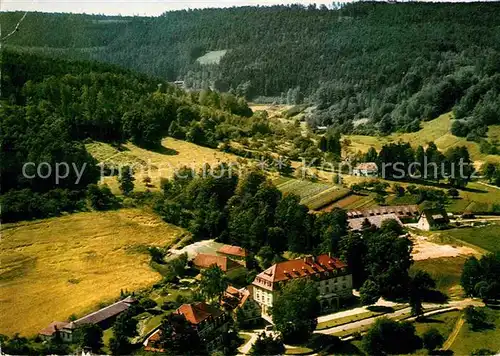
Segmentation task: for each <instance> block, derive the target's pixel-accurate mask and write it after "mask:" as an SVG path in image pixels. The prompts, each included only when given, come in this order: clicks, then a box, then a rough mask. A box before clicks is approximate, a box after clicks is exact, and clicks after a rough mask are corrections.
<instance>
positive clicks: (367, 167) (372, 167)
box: [356, 162, 378, 171]
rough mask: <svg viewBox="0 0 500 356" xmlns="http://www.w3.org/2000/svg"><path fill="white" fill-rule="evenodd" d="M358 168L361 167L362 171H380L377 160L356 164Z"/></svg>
mask: <svg viewBox="0 0 500 356" xmlns="http://www.w3.org/2000/svg"><path fill="white" fill-rule="evenodd" d="M356 169H359V170H360V171H378V167H377V164H376V163H375V162H366V163H360V164H358V165H357V166H356Z"/></svg>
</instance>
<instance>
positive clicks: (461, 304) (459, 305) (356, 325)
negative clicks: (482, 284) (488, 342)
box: [238, 299, 484, 355]
mask: <svg viewBox="0 0 500 356" xmlns="http://www.w3.org/2000/svg"><path fill="white" fill-rule="evenodd" d="M382 304H384V305H387V303H386V302H383V301H382ZM469 305H473V306H479V307H482V306H484V303H483V302H481V301H478V300H474V299H464V300H458V301H451V302H449V303H447V304H432V303H424V304H423V307H424V308H425V309H430V308H440V309H439V310H432V311H430V312H427V313H425V314H424V316H431V315H434V314H439V313H443V312H446V311H451V310H455V309H464V308H466V307H467V306H469ZM352 311H357V313H364V312H365V311H366V309H365V308H355V309H351V310H348V311H345V312H341V313H346V312H352ZM410 312H411V308H410V307H407V308H404V309H400V310H397V311H395V312H394V313H388V314H384V315H380V316H376V317H373V318H368V319H364V320H360V321H356V322H353V323H350V324H344V325H340V326H335V327H333V328H330V329H325V330H316V331H315V333H317V334H335V333H338V332H341V331H345V330H355V329H360V328H362V327H364V326H368V325H371V324H373V323H374V322H375V320H377V318H380V317H387V318H397V317H399V316H402V315H405V314H408V313H410ZM357 313H356V312H355V313H354V314H357ZM354 314H353V313H351V314H347V315H354ZM338 315H339V313H335V314H330V315H325V316H323V317H320V318H329V317H331V316H336V317H334V318H332V319H327V320H333V319H336V318H339V317H342V316H338ZM344 316H345V315H344ZM320 318H318V321H319V320H320ZM414 319H415V318H409V319H408V320H414ZM261 332H266V333H273V332H272V331H264V329H257V330H252V331H251V332H243V331H242V332H241V333H242V334H246V335H250V340H249V341H248V342H247V343H246V344H245V345H243V346H241V347H240V348H239V349H238V351H239V354H238V355H246V354H248V353H249V352H250V349H251V348H252V346H253V344H254V343H255V341H256V340H257V335H258V334H260V333H261Z"/></svg>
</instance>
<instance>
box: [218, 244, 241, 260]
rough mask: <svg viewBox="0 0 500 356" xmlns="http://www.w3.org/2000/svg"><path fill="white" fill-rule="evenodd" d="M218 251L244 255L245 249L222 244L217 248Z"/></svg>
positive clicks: (226, 253) (232, 254) (239, 255)
mask: <svg viewBox="0 0 500 356" xmlns="http://www.w3.org/2000/svg"><path fill="white" fill-rule="evenodd" d="M217 252H218V253H223V254H225V255H231V256H238V257H246V255H247V251H246V250H245V249H244V248H242V247H239V246H231V245H224V246H222V247H221V248H220V249H218V250H217Z"/></svg>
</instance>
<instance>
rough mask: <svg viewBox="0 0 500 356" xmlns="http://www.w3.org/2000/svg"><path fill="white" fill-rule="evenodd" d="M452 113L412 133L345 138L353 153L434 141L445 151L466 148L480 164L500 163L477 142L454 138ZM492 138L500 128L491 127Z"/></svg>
mask: <svg viewBox="0 0 500 356" xmlns="http://www.w3.org/2000/svg"><path fill="white" fill-rule="evenodd" d="M451 124H452V119H451V113H448V114H444V115H441V116H440V117H438V118H437V119H434V120H432V121H428V122H424V123H422V129H421V130H420V131H418V132H412V133H404V134H401V133H393V134H391V135H389V136H386V137H373V136H362V135H349V136H345V137H346V138H348V139H349V140H351V145H350V147H349V149H350V151H351V152H357V151H362V152H366V151H368V149H369V148H370V147H375V148H376V149H377V150H380V149H381V148H382V146H383V145H385V144H388V143H390V142H398V141H403V142H409V143H410V144H411V145H412V146H414V147H417V146H419V145H422V146H425V145H427V143H428V142H430V141H434V143H435V144H436V145H437V147H438V148H439V149H440V150H442V151H445V150H447V149H449V148H452V147H455V146H466V147H467V148H468V149H469V152H470V154H471V156H472V159H473V160H474V161H476V162H477V163H478V164H480V163H482V162H484V161H491V162H499V163H500V156H499V155H484V154H482V153H481V152H480V150H479V145H478V144H477V143H475V142H469V141H467V140H466V139H465V138H463V137H456V136H453V135H452V134H451V132H450V130H451ZM488 136H489V137H490V138H498V137H499V136H500V126H498V125H497V126H490V130H489V132H488Z"/></svg>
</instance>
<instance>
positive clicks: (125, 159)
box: [85, 137, 238, 193]
mask: <svg viewBox="0 0 500 356" xmlns="http://www.w3.org/2000/svg"><path fill="white" fill-rule="evenodd" d="M85 147H86V148H87V151H89V152H90V154H91V155H92V156H94V157H95V158H96V159H97V160H98V161H99V162H106V163H109V164H115V165H126V164H129V165H135V167H136V168H137V169H136V171H135V178H136V181H135V182H134V183H135V190H137V191H144V190H146V189H150V190H154V189H159V188H160V179H161V178H170V177H171V176H172V174H173V173H174V172H175V171H176V170H177V169H179V168H181V167H183V166H188V167H189V168H194V169H196V170H198V169H199V168H201V166H202V165H203V164H204V163H208V164H209V165H210V166H215V165H217V164H218V163H221V162H228V163H229V162H236V161H237V158H238V157H237V156H235V155H232V154H228V153H225V152H221V151H218V150H214V149H212V148H208V147H202V146H198V145H195V144H193V143H190V142H186V141H181V140H176V139H174V138H171V137H167V138H164V139H163V140H162V148H161V149H159V150H155V151H150V150H146V149H143V148H140V147H137V146H135V145H133V144H132V143H127V144H125V145H123V146H122V147H121V150H118V149H116V148H114V147H112V146H111V145H109V144H107V143H102V142H93V143H90V144H87V145H85ZM141 165H145V166H147V167H148V166H149V167H150V170H149V171H147V170H144V169H140V166H141ZM146 176H149V177H150V178H151V180H152V181H151V184H152V187H149V188H147V187H146V185H145V184H144V182H143V181H142V180H143V178H144V177H146ZM104 181H105V183H106V184H108V185H109V187H110V188H111V190H112V191H113V193H119V188H118V182H117V180H116V177H107V178H105V180H104Z"/></svg>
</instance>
